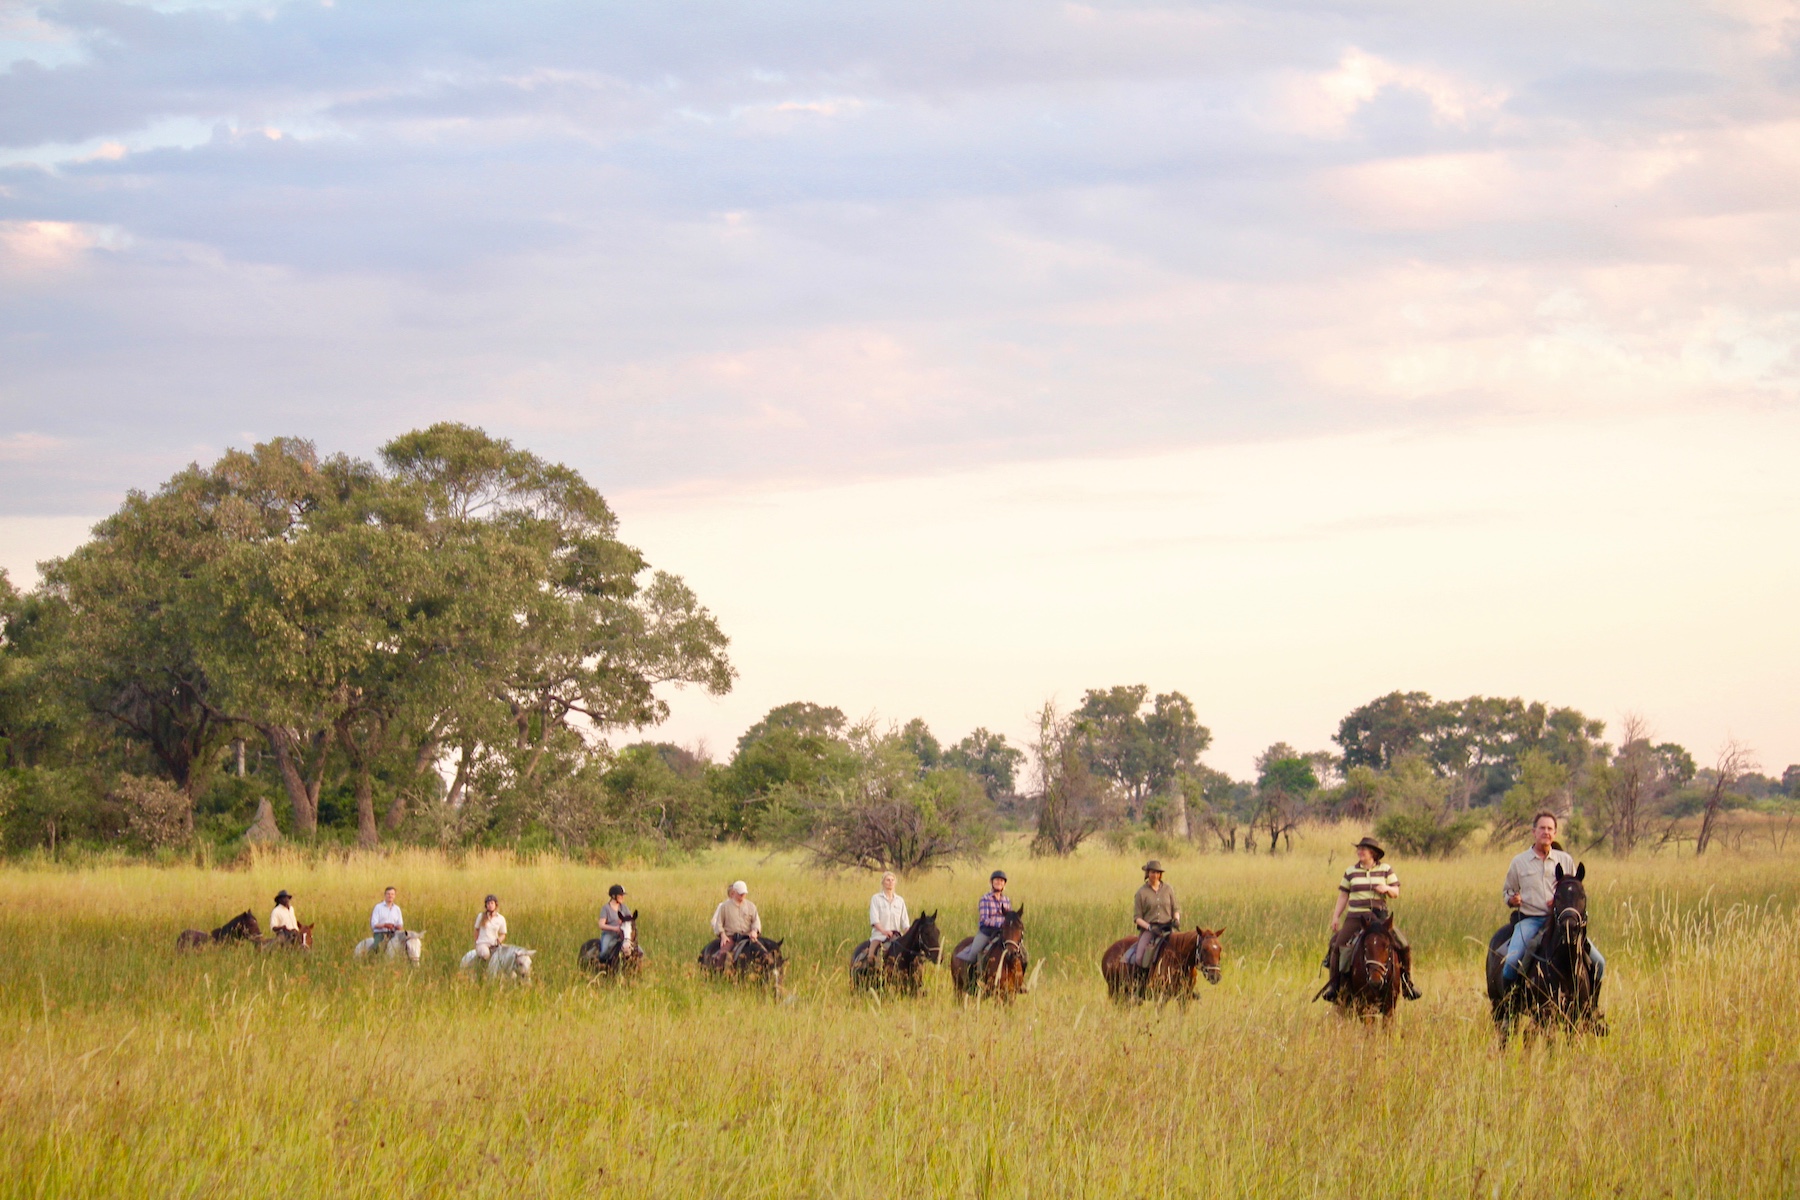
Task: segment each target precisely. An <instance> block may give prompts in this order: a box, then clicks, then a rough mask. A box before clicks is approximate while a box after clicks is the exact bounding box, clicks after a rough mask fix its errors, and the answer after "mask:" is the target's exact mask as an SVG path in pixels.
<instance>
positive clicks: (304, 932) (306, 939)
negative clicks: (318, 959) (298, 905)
mask: <svg viewBox="0 0 1800 1200" xmlns="http://www.w3.org/2000/svg"><path fill="white" fill-rule="evenodd" d="M317 924H318V922H317V921H314V922H313V925H317ZM312 931H313V927H312V925H302V926H300V928H299V930H298V933H299V942H300V948H301V949H302V950H311V949H312Z"/></svg>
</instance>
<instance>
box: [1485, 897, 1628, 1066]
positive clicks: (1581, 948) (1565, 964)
mask: <svg viewBox="0 0 1800 1200" xmlns="http://www.w3.org/2000/svg"><path fill="white" fill-rule="evenodd" d="M1586 878H1587V864H1586V863H1581V864H1580V865H1578V866H1577V867H1576V868H1575V873H1574V874H1573V875H1569V874H1566V873H1565V872H1564V871H1563V869H1562V866H1561V865H1560V864H1559V865H1558V866H1557V868H1556V892H1555V895H1554V896H1553V897H1552V899H1551V901H1550V915H1549V917H1548V919H1547V920H1545V922H1544V929H1543V932H1542V933H1541V934H1540V935H1539V939H1538V944H1537V948H1536V950H1535V951H1533V950H1527V951H1526V954H1525V957H1524V958H1523V959H1521V960H1520V961H1519V977H1518V979H1516V980H1514V981H1513V982H1512V983H1510V984H1509V983H1507V982H1506V981H1505V979H1504V978H1503V977H1502V975H1501V967H1502V966H1503V965H1504V963H1505V959H1506V944H1507V942H1509V941H1510V940H1511V939H1512V926H1511V925H1503V926H1501V927H1500V930H1499V932H1497V933H1496V934H1494V936H1493V938H1492V940H1490V941H1489V942H1488V957H1487V985H1488V1003H1489V1005H1490V1006H1491V1007H1492V1009H1493V1013H1494V1025H1495V1026H1496V1028H1498V1029H1499V1031H1500V1036H1501V1038H1502V1039H1505V1038H1508V1037H1510V1036H1512V1033H1513V1031H1514V1030H1515V1029H1517V1028H1518V1025H1519V1022H1520V1020H1522V1019H1525V1018H1529V1019H1530V1020H1531V1022H1532V1023H1533V1024H1534V1025H1536V1026H1537V1027H1538V1028H1539V1029H1568V1030H1575V1031H1578V1032H1583V1033H1593V1034H1596V1035H1598V1036H1601V1037H1604V1036H1606V1016H1605V1014H1604V1013H1602V1012H1601V1011H1600V981H1599V980H1598V979H1596V978H1594V964H1593V959H1592V958H1591V957H1590V956H1589V954H1588V917H1587V888H1586V887H1585V886H1584V885H1583V880H1585V879H1586Z"/></svg>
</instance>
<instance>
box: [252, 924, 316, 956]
mask: <svg viewBox="0 0 1800 1200" xmlns="http://www.w3.org/2000/svg"><path fill="white" fill-rule="evenodd" d="M316 924H318V922H317V921H315V922H313V925H316ZM312 931H313V927H312V925H302V926H300V928H298V929H277V930H276V931H275V932H274V933H273V934H271V935H269V936H268V937H266V938H264V939H263V943H262V948H263V949H264V950H311V949H312Z"/></svg>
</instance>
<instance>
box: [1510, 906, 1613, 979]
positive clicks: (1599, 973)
mask: <svg viewBox="0 0 1800 1200" xmlns="http://www.w3.org/2000/svg"><path fill="white" fill-rule="evenodd" d="M1549 919H1550V918H1548V917H1520V918H1519V923H1518V924H1517V925H1514V926H1513V931H1512V941H1510V942H1508V943H1507V944H1506V963H1505V965H1504V966H1502V967H1501V968H1500V977H1501V978H1502V979H1504V980H1506V981H1507V982H1508V983H1511V982H1512V981H1513V980H1515V979H1517V978H1518V977H1519V960H1520V959H1521V958H1524V957H1525V948H1526V947H1527V946H1529V945H1531V942H1532V939H1533V938H1535V937H1537V935H1538V930H1540V929H1542V928H1543V927H1544V922H1545V921H1547V920H1549ZM1588 961H1589V962H1591V963H1593V965H1594V982H1595V983H1599V982H1600V980H1601V978H1602V977H1603V976H1604V975H1605V974H1606V958H1605V956H1604V955H1602V954H1601V953H1600V947H1598V946H1596V945H1594V940H1593V939H1592V938H1589V939H1588Z"/></svg>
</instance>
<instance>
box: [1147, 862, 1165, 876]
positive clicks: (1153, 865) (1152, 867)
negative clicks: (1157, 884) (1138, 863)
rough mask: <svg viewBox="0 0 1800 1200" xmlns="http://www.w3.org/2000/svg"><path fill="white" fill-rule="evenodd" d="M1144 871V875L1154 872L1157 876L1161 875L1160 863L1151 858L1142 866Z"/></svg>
mask: <svg viewBox="0 0 1800 1200" xmlns="http://www.w3.org/2000/svg"><path fill="white" fill-rule="evenodd" d="M1144 871H1145V872H1146V873H1148V872H1150V871H1155V872H1156V873H1157V874H1158V875H1161V874H1162V873H1163V869H1162V863H1161V862H1159V861H1158V860H1156V859H1154V858H1153V859H1151V860H1150V861H1149V862H1147V863H1145V864H1144Z"/></svg>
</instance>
